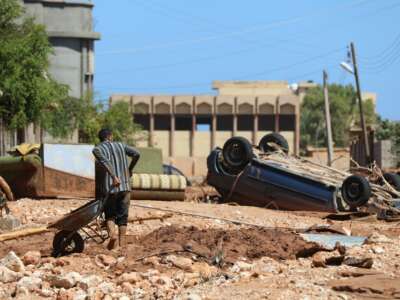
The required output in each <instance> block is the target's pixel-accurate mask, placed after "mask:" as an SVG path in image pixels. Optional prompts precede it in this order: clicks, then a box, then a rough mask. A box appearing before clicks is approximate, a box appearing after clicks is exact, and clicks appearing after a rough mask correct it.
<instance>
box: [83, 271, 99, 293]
mask: <svg viewBox="0 0 400 300" xmlns="http://www.w3.org/2000/svg"><path fill="white" fill-rule="evenodd" d="M102 281H103V279H102V278H101V277H99V276H96V275H89V276H85V277H83V278H81V280H80V281H79V282H78V287H80V288H81V289H83V290H85V291H87V290H88V289H90V288H93V287H96V286H98V285H99V284H100V283H101V282H102Z"/></svg>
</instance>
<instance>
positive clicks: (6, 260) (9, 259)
mask: <svg viewBox="0 0 400 300" xmlns="http://www.w3.org/2000/svg"><path fill="white" fill-rule="evenodd" d="M0 265H2V266H5V267H7V268H9V269H10V270H12V271H15V272H24V271H25V266H24V263H23V262H22V261H21V259H20V258H19V257H18V256H17V255H16V254H15V252H14V251H10V252H9V253H8V254H7V255H6V256H5V257H3V258H2V259H1V260H0Z"/></svg>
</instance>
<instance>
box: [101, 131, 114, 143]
mask: <svg viewBox="0 0 400 300" xmlns="http://www.w3.org/2000/svg"><path fill="white" fill-rule="evenodd" d="M111 135H112V131H111V130H110V129H107V128H103V129H101V130H100V131H99V134H98V137H99V140H100V142H104V141H105V140H106V139H107V138H109V137H110V136H111Z"/></svg>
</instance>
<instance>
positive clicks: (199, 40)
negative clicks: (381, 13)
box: [98, 0, 369, 55]
mask: <svg viewBox="0 0 400 300" xmlns="http://www.w3.org/2000/svg"><path fill="white" fill-rule="evenodd" d="M367 1H369V0H356V1H353V3H351V4H349V3H346V4H345V5H340V6H337V7H336V8H335V9H333V10H332V9H329V10H326V9H323V10H322V11H325V12H329V13H330V14H331V13H332V12H333V11H335V10H337V9H344V8H347V7H352V6H355V5H359V4H362V3H365V2H367ZM315 15H317V16H320V15H321V12H320V11H318V12H314V13H312V14H309V15H301V16H297V17H293V18H290V19H286V20H280V21H276V22H271V23H269V24H265V25H261V26H253V27H249V28H245V29H242V30H238V31H232V32H228V33H225V34H221V35H211V36H207V37H200V38H196V39H189V40H182V41H176V42H171V43H165V44H154V45H149V46H146V47H141V48H136V49H122V50H114V51H105V52H103V53H101V52H100V53H98V55H112V54H126V53H137V52H141V51H147V50H155V49H167V48H174V47H178V46H182V45H186V44H198V43H203V42H208V41H213V40H219V39H224V38H230V37H236V36H241V35H244V34H249V33H253V32H257V31H265V30H270V29H273V28H279V27H281V26H285V25H289V24H294V23H298V22H300V21H303V20H305V19H309V18H310V17H312V16H315Z"/></svg>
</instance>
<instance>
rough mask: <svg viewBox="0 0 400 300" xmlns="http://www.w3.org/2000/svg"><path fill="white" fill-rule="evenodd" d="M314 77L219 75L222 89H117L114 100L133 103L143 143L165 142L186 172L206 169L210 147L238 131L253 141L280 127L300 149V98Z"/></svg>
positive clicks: (168, 156)
mask: <svg viewBox="0 0 400 300" xmlns="http://www.w3.org/2000/svg"><path fill="white" fill-rule="evenodd" d="M311 86H314V84H313V83H300V84H296V85H293V86H291V87H290V86H289V85H288V83H287V82H286V81H248V82H246V81H215V82H214V83H213V88H214V89H215V90H217V95H216V96H214V95H112V96H111V98H110V105H112V104H114V103H116V102H118V101H126V102H129V103H130V107H131V109H132V113H133V116H134V120H135V122H136V123H138V124H141V125H142V127H143V129H144V130H145V131H146V132H147V137H148V138H147V139H146V140H145V141H141V142H140V143H139V144H140V146H144V147H147V146H153V147H158V148H161V149H162V151H163V156H164V160H165V161H166V162H171V163H173V164H174V165H176V166H177V167H178V168H180V169H182V170H183V172H184V173H185V174H186V175H189V176H190V175H205V174H206V158H207V156H208V154H209V153H210V151H211V150H212V149H213V148H214V147H216V146H219V147H222V146H223V144H224V142H225V141H226V140H227V139H228V138H230V137H232V136H243V137H246V138H247V139H249V140H250V141H251V142H252V143H253V144H258V142H259V140H260V139H261V138H262V137H263V136H264V135H265V134H267V133H270V132H280V133H281V134H282V135H283V136H285V137H286V139H287V140H288V142H289V147H290V149H291V152H293V153H296V154H298V153H299V144H300V103H301V101H302V98H303V96H304V93H305V90H306V89H307V88H309V87H311Z"/></svg>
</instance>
